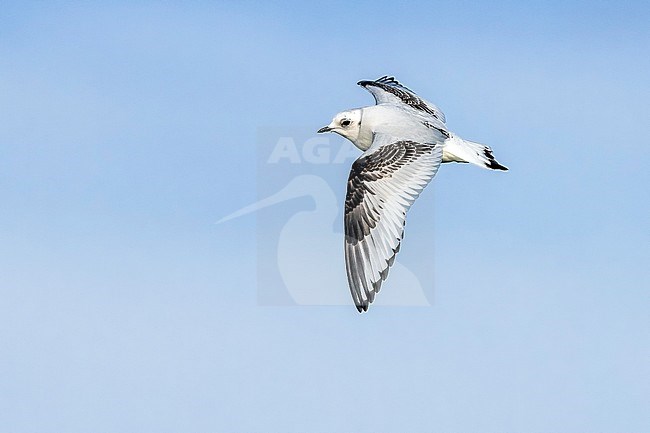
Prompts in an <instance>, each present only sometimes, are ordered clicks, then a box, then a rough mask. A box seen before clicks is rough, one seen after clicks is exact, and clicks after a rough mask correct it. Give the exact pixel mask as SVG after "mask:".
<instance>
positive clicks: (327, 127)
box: [316, 126, 332, 134]
mask: <svg viewBox="0 0 650 433" xmlns="http://www.w3.org/2000/svg"><path fill="white" fill-rule="evenodd" d="M331 130H332V128H330V127H329V126H323V127H322V128H321V129H319V130H318V131H316V132H317V133H319V134H320V133H321V132H330V131H331Z"/></svg>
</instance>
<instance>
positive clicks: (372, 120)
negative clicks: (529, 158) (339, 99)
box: [318, 77, 507, 312]
mask: <svg viewBox="0 0 650 433" xmlns="http://www.w3.org/2000/svg"><path fill="white" fill-rule="evenodd" d="M358 84H359V85H360V86H362V87H364V88H366V89H367V90H368V91H370V93H372V95H373V96H374V97H375V102H376V105H374V106H370V107H364V108H357V109H354V110H348V111H344V112H341V113H339V114H337V115H336V116H335V117H334V120H332V122H331V123H330V124H329V125H328V126H326V127H324V128H321V129H320V130H319V131H318V132H330V131H331V132H335V133H337V134H339V135H341V136H343V137H345V138H347V139H348V140H350V141H351V142H352V143H353V144H354V145H355V146H357V147H358V148H359V149H361V150H363V151H364V153H363V154H362V155H361V157H359V159H357V160H356V161H355V162H354V163H353V164H352V170H351V172H350V177H349V179H348V188H347V195H346V199H345V217H344V218H345V263H346V270H347V275H348V283H349V285H350V291H351V293H352V298H353V299H354V302H355V305H356V307H357V309H358V310H359V312H361V311H367V309H368V306H369V304H370V303H372V301H373V300H374V298H375V295H376V293H377V292H379V289H380V288H381V284H382V281H384V280H385V279H386V277H387V276H388V269H389V268H390V266H391V265H392V264H393V262H394V260H395V255H396V254H397V252H398V251H399V248H400V244H401V240H402V237H403V235H404V229H403V227H404V224H405V222H406V212H407V211H408V209H409V208H410V207H411V205H412V204H413V202H414V201H415V199H416V198H417V197H418V196H419V194H420V192H421V191H422V190H423V189H424V187H425V186H426V185H427V184H428V183H429V182H430V181H431V179H432V178H433V177H434V176H435V174H436V172H437V171H438V167H439V166H440V164H441V163H442V162H469V163H472V164H476V165H479V166H481V167H483V168H489V169H495V170H507V168H505V167H504V166H502V165H501V164H499V163H498V162H497V161H496V160H495V159H494V156H493V155H492V150H491V149H490V148H489V147H487V146H485V145H483V144H479V143H474V142H471V141H466V140H463V139H462V138H460V137H458V136H457V135H455V134H454V133H452V132H450V131H448V130H447V127H446V125H445V121H446V120H445V115H444V114H443V113H442V111H441V110H440V109H439V108H438V107H436V106H435V105H434V104H432V103H430V102H427V101H425V100H424V99H421V98H420V97H419V96H417V95H416V94H415V93H414V92H413V91H411V90H409V89H408V88H406V87H404V86H402V85H401V84H399V83H398V82H397V81H395V79H393V78H392V77H382V78H380V79H378V80H375V81H360V82H359V83H358Z"/></svg>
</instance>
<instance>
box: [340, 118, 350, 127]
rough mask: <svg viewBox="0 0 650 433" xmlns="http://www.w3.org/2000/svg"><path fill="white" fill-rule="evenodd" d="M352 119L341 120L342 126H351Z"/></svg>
mask: <svg viewBox="0 0 650 433" xmlns="http://www.w3.org/2000/svg"><path fill="white" fill-rule="evenodd" d="M350 123H351V122H350V119H343V120H341V126H350Z"/></svg>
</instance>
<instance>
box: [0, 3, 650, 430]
mask: <svg viewBox="0 0 650 433" xmlns="http://www.w3.org/2000/svg"><path fill="white" fill-rule="evenodd" d="M649 21H650V6H649V5H648V3H647V2H628V3H625V4H624V5H623V4H620V5H615V4H608V3H606V2H525V3H521V2H499V3H487V2H486V3H475V2H443V3H440V4H436V5H435V6H432V5H430V4H428V3H424V2H423V3H418V2H407V3H404V4H403V5H402V4H400V5H397V4H379V3H369V2H357V3H350V2H336V1H334V2H327V3H326V4H312V3H304V2H301V3H287V4H286V5H285V6H273V5H270V4H269V5H258V4H256V3H253V2H243V3H239V2H221V3H218V4H217V3H211V2H191V3H187V4H186V3H181V2H161V3H153V2H113V3H111V2H104V3H103V4H101V5H100V4H90V3H78V2H70V3H66V2H47V3H41V2H34V3H29V2H13V3H12V2H4V3H3V5H2V7H1V8H0V95H2V97H1V99H0V100H1V101H2V103H1V104H0V119H2V120H1V121H0V198H1V200H2V204H3V205H2V212H0V297H1V301H0V389H1V390H2V391H1V392H0V412H1V413H2V414H3V415H2V417H1V419H0V431H7V432H15V433H19V432H35V431H37V432H88V431H102V432H156V433H160V432H238V431H241V432H269V431H273V432H334V431H337V432H338V431H341V432H352V431H353V432H378V431H381V432H403V431H413V432H431V431H436V432H482V433H485V432H526V433H527V432H549V431H553V432H571V433H575V432H596V431H597V432H616V433H620V432H644V431H647V430H648V426H649V425H650V417H649V415H648V411H647V408H646V406H647V402H648V400H649V399H650V382H649V377H650V367H649V366H650V363H648V359H649V356H650V352H649V347H650V346H649V345H648V341H649V337H650V335H649V329H650V326H649V325H650V323H649V322H650V320H649V319H648V317H650V315H649V314H648V309H649V307H650V305H649V304H650V302H649V295H648V290H649V289H650V271H649V269H648V260H649V259H650V222H649V221H650V219H649V218H648V215H649V214H650V201H649V200H648V198H647V197H648V185H650V175H649V174H648V171H647V169H646V167H647V165H648V162H650V161H649V159H650V158H649V156H650V150H649V149H650V141H649V139H648V134H647V131H646V129H647V126H648V114H647V113H648V111H649V108H650V107H649V103H648V101H649V97H650V79H649V77H650V55H648V54H649V52H650V28H648V25H647V23H648V22H649ZM383 74H392V75H395V76H396V77H398V78H399V79H400V80H401V81H402V82H404V83H405V84H407V85H408V86H409V87H411V88H413V89H415V90H417V91H418V92H419V93H420V94H422V95H423V96H424V97H425V98H427V99H429V100H432V101H434V102H435V103H436V104H438V105H439V106H440V107H441V108H442V109H443V110H444V111H445V113H446V115H447V118H448V125H449V126H450V128H451V129H452V130H454V131H456V132H458V133H459V134H461V135H462V136H463V137H466V138H468V139H472V140H476V141H481V142H484V143H488V144H490V145H491V146H492V147H493V148H494V150H495V154H496V155H497V156H498V158H499V160H500V161H501V162H503V163H504V164H505V165H507V166H509V167H510V169H511V170H510V171H509V172H508V173H505V174H502V173H491V172H487V171H484V170H479V169H477V168H476V169H475V168H473V167H466V166H458V165H456V166H454V165H446V166H443V167H442V168H441V170H440V172H439V174H438V176H437V177H436V179H435V180H434V183H433V185H432V186H433V188H431V191H429V189H427V191H425V194H423V197H422V199H421V201H418V203H417V204H416V205H415V206H414V208H413V210H412V212H411V214H410V218H409V223H408V226H407V228H408V230H407V238H406V240H405V244H404V249H403V252H402V253H400V254H401V255H402V258H403V260H405V261H407V262H408V261H410V262H411V263H417V261H418V260H424V259H422V257H425V258H427V260H428V259H429V258H431V257H433V267H434V268H435V276H434V280H435V298H434V299H433V300H432V304H433V305H432V306H431V307H426V308H414V307H383V308H380V307H378V308H374V309H372V310H371V311H370V312H369V313H368V314H365V315H363V316H360V315H358V314H357V313H356V311H355V309H354V308H353V307H352V306H341V307H313V306H312V307H304V306H283V307H268V306H260V305H259V304H258V297H257V294H258V291H259V290H260V287H262V288H263V286H264V284H265V282H264V281H260V280H259V279H258V278H257V276H256V275H257V273H256V269H257V265H258V263H257V253H256V251H257V247H258V244H259V239H257V238H256V236H257V233H258V232H257V230H256V227H259V224H260V220H261V224H263V223H264V220H263V217H264V214H258V215H250V216H248V217H243V218H240V219H237V220H233V221H231V222H230V223H229V224H227V225H223V224H222V225H216V224H214V223H215V221H216V220H218V219H219V218H221V217H222V216H224V215H226V214H229V213H230V212H232V211H234V210H236V209H239V208H241V207H243V206H245V205H248V204H250V203H252V202H254V201H255V200H256V199H257V198H258V192H257V184H258V174H259V173H258V167H257V164H256V161H257V150H258V149H257V146H256V144H257V135H256V134H257V132H258V131H259V130H260V129H263V128H267V127H275V126H279V127H282V128H289V129H290V128H295V129H296V130H316V129H318V128H319V127H321V126H323V125H324V124H326V123H328V122H329V120H330V118H331V117H332V115H333V114H335V113H336V112H337V111H340V110H342V109H345V108H349V107H357V106H362V105H365V104H368V103H369V102H370V101H371V98H370V96H369V95H367V94H365V93H364V92H363V90H362V89H360V88H358V87H357V86H356V85H355V83H356V81H357V80H359V79H363V78H366V79H368V78H375V77H378V76H380V75H383ZM332 167H333V168H332V169H333V170H336V174H337V175H339V176H340V177H341V186H342V185H343V182H344V181H345V177H346V173H345V171H346V169H345V168H344V167H343V166H336V167H334V166H332ZM427 194H428V195H427ZM425 197H426V198H425ZM295 205H296V206H300V205H301V203H297V204H295ZM416 234H417V235H416ZM415 238H422V239H431V246H430V247H426V246H425V247H422V248H421V247H420V246H419V245H422V242H420V243H419V244H418V242H416V241H415V240H414V241H413V242H412V243H411V244H412V245H414V248H411V249H409V248H408V245H409V243H408V242H409V239H415ZM416 246H417V248H416ZM434 246H435V248H434ZM342 265H343V262H342V260H341V266H342ZM389 282H390V280H389ZM336 290H344V291H347V288H346V287H345V286H342V287H340V288H336ZM386 290H390V288H389V286H388V285H387V286H386Z"/></svg>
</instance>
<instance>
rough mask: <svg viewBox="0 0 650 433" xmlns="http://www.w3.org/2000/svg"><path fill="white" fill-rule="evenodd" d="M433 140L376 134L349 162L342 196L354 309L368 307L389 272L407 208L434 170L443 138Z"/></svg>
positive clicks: (347, 264) (346, 250)
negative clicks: (366, 148) (360, 152)
mask: <svg viewBox="0 0 650 433" xmlns="http://www.w3.org/2000/svg"><path fill="white" fill-rule="evenodd" d="M377 141H380V142H379V143H378V142H377ZM432 141H434V142H432V143H425V142H422V143H420V142H416V141H410V140H399V139H395V138H392V137H390V136H384V135H379V136H377V137H375V142H373V146H372V148H371V149H369V150H368V151H367V152H366V153H364V154H363V155H362V156H361V157H360V158H359V159H357V160H356V161H355V162H354V164H352V169H351V171H350V176H349V178H348V185H347V194H346V198H345V216H344V220H345V265H346V270H347V277H348V283H349V286H350V291H351V293H352V298H353V299H354V303H355V305H356V307H357V310H358V311H359V312H361V311H367V310H368V306H369V305H370V303H372V302H373V300H374V298H375V294H376V293H377V292H379V290H380V288H381V284H382V282H383V281H384V280H385V279H386V277H387V276H388V270H389V268H390V267H391V266H392V264H393V262H394V260H395V255H396V254H397V252H398V251H399V249H400V243H401V240H402V237H403V235H404V224H405V222H406V212H407V211H408V210H409V208H410V207H411V205H412V204H413V202H414V201H415V199H416V198H417V197H418V196H419V195H420V192H422V190H423V189H424V187H425V186H427V184H428V183H429V182H430V181H431V179H433V177H434V176H435V174H436V172H437V171H438V167H439V166H440V162H441V160H442V143H440V142H435V140H432Z"/></svg>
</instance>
